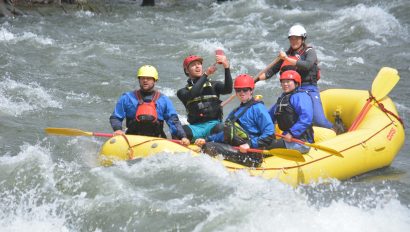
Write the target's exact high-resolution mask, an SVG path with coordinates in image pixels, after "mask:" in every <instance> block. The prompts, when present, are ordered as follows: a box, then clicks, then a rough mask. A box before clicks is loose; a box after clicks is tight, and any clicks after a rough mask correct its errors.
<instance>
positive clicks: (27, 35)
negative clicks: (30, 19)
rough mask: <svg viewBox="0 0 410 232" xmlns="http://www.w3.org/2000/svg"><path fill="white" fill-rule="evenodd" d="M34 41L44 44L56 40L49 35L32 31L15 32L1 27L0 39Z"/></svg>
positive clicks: (15, 41) (13, 41) (49, 43)
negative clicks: (44, 35)
mask: <svg viewBox="0 0 410 232" xmlns="http://www.w3.org/2000/svg"><path fill="white" fill-rule="evenodd" d="M25 40H28V41H34V42H36V43H39V44H42V45H52V44H54V43H55V41H54V40H53V39H51V38H48V37H43V36H39V35H37V34H35V33H32V32H23V33H22V34H14V33H13V32H10V31H9V30H7V28H4V27H1V28H0V41H6V42H12V43H17V42H20V41H25Z"/></svg>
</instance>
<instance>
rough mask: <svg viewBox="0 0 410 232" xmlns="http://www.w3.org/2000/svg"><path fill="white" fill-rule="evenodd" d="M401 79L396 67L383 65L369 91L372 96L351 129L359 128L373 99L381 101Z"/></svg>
mask: <svg viewBox="0 0 410 232" xmlns="http://www.w3.org/2000/svg"><path fill="white" fill-rule="evenodd" d="M399 80H400V77H399V75H398V72H397V70H396V69H393V68H389V67H383V68H381V69H380V71H379V73H378V74H377V76H376V78H375V79H374V81H373V83H372V89H371V91H369V94H370V97H369V99H367V101H366V104H365V105H364V107H363V108H362V110H361V111H360V113H359V115H358V116H357V118H356V119H355V120H354V122H353V123H352V125H351V126H350V128H349V131H354V130H356V129H357V127H358V126H359V124H360V123H361V122H362V121H363V119H364V117H365V116H366V114H367V112H369V110H370V107H371V106H372V105H371V104H370V103H371V102H372V101H373V100H375V101H380V100H381V99H383V98H384V97H386V96H387V95H388V94H389V93H390V91H391V90H392V89H393V88H394V86H396V84H397V82H398V81H399Z"/></svg>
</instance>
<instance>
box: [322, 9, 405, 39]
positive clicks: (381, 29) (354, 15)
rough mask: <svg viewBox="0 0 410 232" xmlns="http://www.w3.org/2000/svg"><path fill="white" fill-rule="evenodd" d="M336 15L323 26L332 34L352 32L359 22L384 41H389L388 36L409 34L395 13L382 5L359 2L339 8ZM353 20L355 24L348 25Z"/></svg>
mask: <svg viewBox="0 0 410 232" xmlns="http://www.w3.org/2000/svg"><path fill="white" fill-rule="evenodd" d="M334 16H335V17H334V19H333V20H327V21H324V22H323V26H324V27H326V28H327V29H328V32H329V33H330V34H352V33H353V32H354V31H355V29H356V27H357V22H359V25H361V26H362V27H364V28H365V29H366V30H367V31H369V32H370V33H372V34H373V36H374V37H376V38H379V39H382V40H383V42H387V37H391V36H395V35H397V34H407V32H406V30H405V28H402V26H401V25H400V22H399V21H398V20H397V19H396V18H395V17H394V15H392V14H390V13H389V12H388V11H387V10H385V9H383V8H382V7H380V6H366V5H364V4H358V5H356V6H354V7H348V8H343V9H341V10H338V11H336V12H334ZM353 22H354V24H355V25H354V26H348V25H350V24H351V23H353Z"/></svg>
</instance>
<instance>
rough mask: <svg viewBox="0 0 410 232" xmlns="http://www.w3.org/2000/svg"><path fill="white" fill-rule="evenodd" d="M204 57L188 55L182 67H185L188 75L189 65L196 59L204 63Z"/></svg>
mask: <svg viewBox="0 0 410 232" xmlns="http://www.w3.org/2000/svg"><path fill="white" fill-rule="evenodd" d="M203 60H204V59H202V57H200V56H187V57H186V58H185V60H184V63H183V64H182V67H183V68H184V73H185V75H187V76H188V72H187V71H186V70H187V69H188V66H189V64H190V63H192V62H194V61H199V62H201V64H202V61H203Z"/></svg>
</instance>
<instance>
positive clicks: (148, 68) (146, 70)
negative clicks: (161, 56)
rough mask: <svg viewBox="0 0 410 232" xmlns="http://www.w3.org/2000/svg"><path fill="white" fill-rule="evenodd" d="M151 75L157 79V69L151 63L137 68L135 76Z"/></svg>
mask: <svg viewBox="0 0 410 232" xmlns="http://www.w3.org/2000/svg"><path fill="white" fill-rule="evenodd" d="M139 77H152V78H154V80H155V81H157V80H158V71H157V69H156V68H155V67H154V66H152V65H143V66H141V67H140V68H139V69H138V73H137V78H139Z"/></svg>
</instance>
